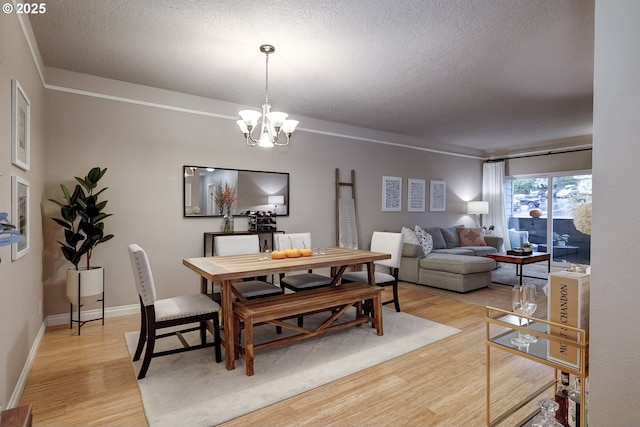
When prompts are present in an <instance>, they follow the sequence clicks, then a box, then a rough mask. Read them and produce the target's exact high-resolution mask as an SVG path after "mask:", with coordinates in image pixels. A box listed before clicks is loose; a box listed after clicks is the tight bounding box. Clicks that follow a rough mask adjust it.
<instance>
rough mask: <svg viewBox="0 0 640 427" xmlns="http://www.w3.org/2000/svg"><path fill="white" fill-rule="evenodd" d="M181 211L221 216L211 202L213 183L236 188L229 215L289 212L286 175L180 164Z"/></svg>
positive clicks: (214, 203) (212, 198)
mask: <svg viewBox="0 0 640 427" xmlns="http://www.w3.org/2000/svg"><path fill="white" fill-rule="evenodd" d="M182 172H183V176H184V197H183V203H182V206H183V214H184V216H185V217H209V216H221V215H222V213H221V212H220V211H219V208H218V206H217V205H216V201H215V195H214V194H215V189H216V186H217V185H220V184H222V185H225V184H227V183H228V184H229V186H230V187H232V188H233V187H235V188H236V189H237V198H236V201H235V203H234V204H233V208H232V212H233V215H238V216H241V215H249V213H251V212H254V211H271V212H275V213H276V214H277V215H278V216H288V215H289V174H288V173H285V172H264V171H251V170H242V169H224V168H215V167H203V166H184V167H183V171H182Z"/></svg>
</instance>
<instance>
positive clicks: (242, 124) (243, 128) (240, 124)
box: [236, 120, 249, 133]
mask: <svg viewBox="0 0 640 427" xmlns="http://www.w3.org/2000/svg"><path fill="white" fill-rule="evenodd" d="M236 123H237V124H238V127H239V128H240V132H242V133H249V129H248V128H247V124H246V123H245V122H244V120H238V121H237V122H236Z"/></svg>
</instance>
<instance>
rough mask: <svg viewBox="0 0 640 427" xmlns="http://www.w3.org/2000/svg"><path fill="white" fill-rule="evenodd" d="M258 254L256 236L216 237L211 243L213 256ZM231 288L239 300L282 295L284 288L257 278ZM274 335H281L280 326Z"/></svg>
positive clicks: (257, 239)
mask: <svg viewBox="0 0 640 427" xmlns="http://www.w3.org/2000/svg"><path fill="white" fill-rule="evenodd" d="M259 253H260V239H259V238H258V235H257V234H248V235H238V236H218V237H216V239H215V240H214V241H213V255H214V256H232V255H250V254H256V255H258V254H259ZM256 262H258V257H256ZM231 286H233V291H234V292H233V293H234V294H235V296H236V297H237V298H238V299H240V300H250V299H255V298H263V297H268V296H273V295H281V294H283V293H284V288H281V287H279V286H276V285H274V284H272V283H269V282H267V281H266V280H262V278H258V277H256V278H253V279H245V280H243V281H241V282H234V283H233V284H232V285H231ZM212 292H213V291H212ZM239 333H240V330H238V334H239ZM276 333H278V334H281V333H282V327H281V326H276Z"/></svg>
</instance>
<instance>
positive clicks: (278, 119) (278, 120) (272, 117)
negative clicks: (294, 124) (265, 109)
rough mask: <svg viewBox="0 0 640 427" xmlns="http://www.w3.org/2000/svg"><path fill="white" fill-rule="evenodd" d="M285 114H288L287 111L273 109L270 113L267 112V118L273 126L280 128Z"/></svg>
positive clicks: (285, 116)
mask: <svg viewBox="0 0 640 427" xmlns="http://www.w3.org/2000/svg"><path fill="white" fill-rule="evenodd" d="M287 115H288V114H287V113H278V112H275V111H274V112H272V113H268V114H267V119H269V121H270V122H271V125H272V126H273V127H275V128H276V129H278V130H280V128H281V127H282V124H283V123H284V122H285V120H286V119H287Z"/></svg>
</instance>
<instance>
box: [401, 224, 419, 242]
mask: <svg viewBox="0 0 640 427" xmlns="http://www.w3.org/2000/svg"><path fill="white" fill-rule="evenodd" d="M400 233H402V242H403V243H411V244H414V245H419V244H420V240H418V236H416V233H415V232H414V231H413V230H412V229H410V228H407V227H402V230H400Z"/></svg>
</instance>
